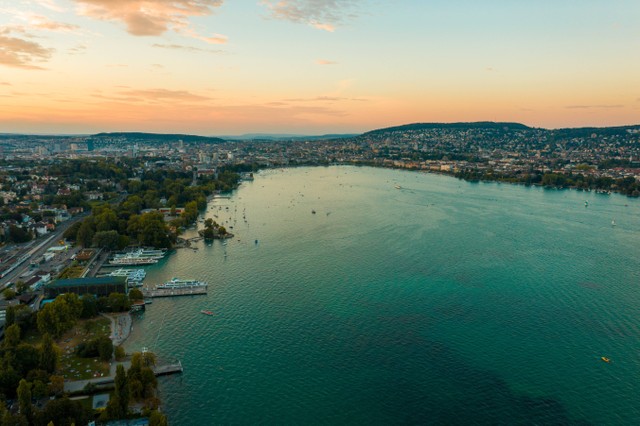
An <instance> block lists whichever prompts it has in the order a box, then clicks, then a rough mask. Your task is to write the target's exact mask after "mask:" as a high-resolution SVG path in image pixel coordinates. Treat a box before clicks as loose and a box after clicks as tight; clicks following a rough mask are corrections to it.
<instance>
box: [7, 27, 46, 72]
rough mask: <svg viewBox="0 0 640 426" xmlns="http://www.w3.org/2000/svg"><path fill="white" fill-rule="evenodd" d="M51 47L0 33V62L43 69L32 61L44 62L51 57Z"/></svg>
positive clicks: (26, 67) (12, 65)
mask: <svg viewBox="0 0 640 426" xmlns="http://www.w3.org/2000/svg"><path fill="white" fill-rule="evenodd" d="M52 52H53V49H47V48H46V47H43V46H41V45H39V44H38V43H35V42H33V41H28V40H23V39H20V38H15V37H9V36H6V35H3V34H2V33H0V64H2V65H6V66H10V67H16V68H24V69H43V68H42V67H40V66H37V65H35V64H34V62H44V61H47V60H48V59H49V58H50V57H51V53H52Z"/></svg>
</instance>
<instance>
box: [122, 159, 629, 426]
mask: <svg viewBox="0 0 640 426" xmlns="http://www.w3.org/2000/svg"><path fill="white" fill-rule="evenodd" d="M395 185H399V186H401V188H402V189H396V188H395ZM585 200H588V202H589V206H588V207H585ZM313 211H315V213H312V212H313ZM639 213H640V204H639V203H638V201H637V200H634V199H629V198H626V197H623V196H620V195H615V194H614V195H610V196H607V195H601V194H595V193H585V192H577V191H569V190H564V191H555V190H544V189H541V188H527V187H523V186H512V185H501V184H496V183H468V182H464V181H460V180H457V179H454V178H451V177H445V176H438V175H431V174H422V173H414V172H405V171H397V170H386V169H372V168H355V167H328V168H298V169H286V170H269V171H264V172H261V173H259V174H257V176H256V179H255V181H253V182H247V183H244V184H243V185H242V186H241V187H240V189H239V190H237V191H236V192H235V193H234V194H233V196H232V197H231V198H230V199H221V200H215V201H212V202H211V203H210V205H209V207H208V209H207V212H206V213H205V216H206V217H212V218H213V219H214V220H216V221H218V222H222V223H224V225H225V226H227V228H230V227H233V229H232V230H231V231H232V232H233V233H234V234H236V238H235V239H233V240H230V241H228V242H227V244H226V245H225V244H222V243H221V242H220V241H217V242H215V243H214V244H212V245H206V244H204V242H198V243H196V244H195V245H194V246H195V247H197V248H198V249H197V250H189V249H181V250H177V251H176V252H175V253H173V254H172V255H170V256H169V257H168V258H167V259H166V260H163V261H162V262H161V263H160V264H158V265H156V266H153V267H150V268H148V276H147V279H146V282H148V283H159V282H162V281H164V280H167V279H170V278H172V277H174V276H176V277H181V278H197V279H202V280H206V281H208V282H209V283H210V285H209V294H208V295H207V296H196V297H185V298H173V299H156V300H155V301H154V303H153V305H151V306H150V309H149V310H148V311H147V312H146V313H145V314H144V317H143V318H141V319H138V320H136V321H135V322H134V330H133V333H132V336H131V338H130V339H129V341H128V342H127V344H126V346H127V350H128V351H132V350H139V349H140V348H141V347H143V346H148V347H149V348H150V349H151V350H152V351H154V352H156V353H157V354H159V355H160V356H161V357H167V358H178V359H180V360H181V361H182V363H183V365H184V368H185V371H184V374H183V375H181V376H173V377H169V378H164V379H161V386H160V389H161V394H162V395H161V396H162V399H163V400H164V401H165V406H164V410H165V411H166V413H167V414H168V416H169V420H170V422H171V423H172V424H176V425H191V424H193V425H199V424H256V423H263V424H265V423H266V424H397V423H428V424H437V423H442V424H496V423H509V424H513V423H532V422H537V423H570V424H576V423H578V424H585V423H589V424H605V423H606V424H632V423H636V422H637V421H638V419H639V418H640V402H639V400H638V395H640V351H639V348H640V318H639V308H638V307H639V306H640V291H639V285H640V272H639V270H638V260H637V259H638V258H640V246H639V245H638V241H640V219H639V218H640V215H639ZM214 215H216V216H217V217H215V216H214ZM614 219H615V222H616V226H612V224H611V222H612V220H614ZM199 226H202V224H201V223H199ZM190 232H191V235H195V231H190ZM256 240H257V241H258V242H257V243H256ZM201 309H211V310H213V311H214V312H215V314H216V315H215V316H213V317H211V316H206V315H202V314H201V313H200V310H201ZM601 356H607V357H609V358H611V359H612V360H613V362H612V363H610V364H607V363H604V362H603V361H601V359H600V357H601Z"/></svg>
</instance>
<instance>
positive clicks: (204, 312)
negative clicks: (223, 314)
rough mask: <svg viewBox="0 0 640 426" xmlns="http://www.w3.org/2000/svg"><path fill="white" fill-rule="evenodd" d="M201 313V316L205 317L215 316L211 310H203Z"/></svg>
mask: <svg viewBox="0 0 640 426" xmlns="http://www.w3.org/2000/svg"><path fill="white" fill-rule="evenodd" d="M200 313H201V314H205V315H213V312H212V311H209V310H207V309H203V310H201V311H200Z"/></svg>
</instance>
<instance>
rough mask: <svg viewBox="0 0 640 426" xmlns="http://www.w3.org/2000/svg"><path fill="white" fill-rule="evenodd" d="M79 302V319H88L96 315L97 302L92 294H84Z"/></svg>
mask: <svg viewBox="0 0 640 426" xmlns="http://www.w3.org/2000/svg"><path fill="white" fill-rule="evenodd" d="M80 300H81V301H82V311H81V312H80V318H82V319H88V318H93V317H95V316H96V315H98V300H97V299H96V297H95V296H94V295H93V294H84V295H82V298H81V299H80Z"/></svg>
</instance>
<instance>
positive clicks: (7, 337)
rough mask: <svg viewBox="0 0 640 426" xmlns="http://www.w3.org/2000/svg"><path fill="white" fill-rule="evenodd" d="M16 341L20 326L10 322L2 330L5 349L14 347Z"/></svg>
mask: <svg viewBox="0 0 640 426" xmlns="http://www.w3.org/2000/svg"><path fill="white" fill-rule="evenodd" d="M18 343H20V326H19V325H18V324H11V325H10V326H9V327H7V328H5V330H4V342H3V347H4V348H5V349H15V348H16V346H18Z"/></svg>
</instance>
